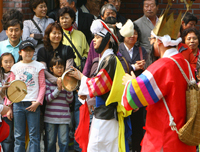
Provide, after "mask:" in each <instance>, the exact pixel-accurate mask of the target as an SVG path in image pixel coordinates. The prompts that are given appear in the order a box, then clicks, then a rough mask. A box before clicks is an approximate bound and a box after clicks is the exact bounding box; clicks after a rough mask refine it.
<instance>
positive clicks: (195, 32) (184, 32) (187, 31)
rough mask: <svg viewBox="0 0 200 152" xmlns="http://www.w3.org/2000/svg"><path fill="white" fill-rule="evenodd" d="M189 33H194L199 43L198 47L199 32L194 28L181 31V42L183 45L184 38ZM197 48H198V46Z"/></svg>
mask: <svg viewBox="0 0 200 152" xmlns="http://www.w3.org/2000/svg"><path fill="white" fill-rule="evenodd" d="M189 33H194V34H195V35H196V36H197V38H198V41H199V45H200V32H199V31H198V30H197V29H196V28H194V27H191V28H187V29H185V30H184V31H183V33H182V42H183V43H185V37H186V36H187V35H188V34H189ZM198 47H199V46H198Z"/></svg>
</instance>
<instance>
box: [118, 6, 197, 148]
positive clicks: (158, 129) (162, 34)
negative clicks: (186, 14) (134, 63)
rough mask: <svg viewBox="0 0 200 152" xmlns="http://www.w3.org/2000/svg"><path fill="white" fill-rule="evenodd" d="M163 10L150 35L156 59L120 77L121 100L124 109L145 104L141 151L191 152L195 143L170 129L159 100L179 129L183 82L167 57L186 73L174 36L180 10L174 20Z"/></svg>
mask: <svg viewBox="0 0 200 152" xmlns="http://www.w3.org/2000/svg"><path fill="white" fill-rule="evenodd" d="M166 10H167V9H166ZM167 13H168V10H167V11H165V13H164V14H163V15H162V16H161V17H160V18H159V22H158V23H157V24H156V26H155V28H154V29H153V31H151V37H150V43H151V44H152V45H153V48H154V55H155V56H156V57H159V58H160V59H158V60H157V61H155V62H154V63H153V64H152V65H150V66H149V67H148V68H147V70H145V71H144V72H143V73H142V74H141V75H139V76H138V77H137V78H136V77H135V76H134V75H133V74H132V75H131V76H130V75H128V74H126V75H125V76H124V77H123V84H124V85H125V89H124V93H123V96H122V104H123V105H124V107H125V109H126V110H131V109H137V108H140V107H144V106H147V117H146V127H145V128H146V133H145V135H144V138H143V141H142V143H141V144H142V152H195V151H196V147H195V146H189V145H186V144H185V143H183V142H182V141H181V140H180V139H179V138H178V134H177V132H176V131H172V130H171V127H170V126H169V124H173V123H170V122H169V114H168V111H167V109H166V107H165V104H164V103H163V102H164V101H165V100H166V103H167V105H168V107H169V110H170V112H171V114H172V116H173V117H174V122H175V123H176V128H177V129H178V130H179V129H180V128H181V127H182V126H183V125H184V124H185V122H186V89H187V82H186V80H185V78H184V77H183V75H182V73H181V71H180V70H179V68H178V66H177V65H176V63H175V62H174V61H173V60H172V59H170V57H171V58H173V59H175V60H176V62H178V64H179V65H180V66H181V68H182V69H183V71H184V72H185V73H186V75H187V77H189V68H188V63H187V62H186V61H185V60H184V58H183V56H182V55H181V54H180V53H179V52H178V50H177V49H176V46H177V45H178V44H179V43H180V42H181V40H182V39H181V38H178V33H179V30H180V24H181V13H180V14H179V16H178V18H177V20H176V21H174V18H173V15H170V16H169V17H168V16H167ZM167 27H169V28H167ZM190 67H191V66H190ZM192 71H193V75H194V70H192Z"/></svg>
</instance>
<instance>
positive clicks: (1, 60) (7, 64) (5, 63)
mask: <svg viewBox="0 0 200 152" xmlns="http://www.w3.org/2000/svg"><path fill="white" fill-rule="evenodd" d="M14 62H15V59H14V56H13V55H12V54H11V53H4V54H2V55H1V57H0V67H1V68H0V79H1V84H0V85H1V86H0V87H1V88H2V86H3V85H4V84H5V82H6V81H7V80H8V78H9V76H10V73H11V72H10V69H11V67H12V66H13V64H14ZM4 105H7V98H6V99H5V100H4ZM3 120H4V121H5V122H6V123H7V124H8V125H9V127H10V133H9V136H8V137H7V138H6V139H5V140H4V141H3V142H1V145H2V148H3V151H5V152H7V151H9V152H14V132H13V121H12V117H6V115H4V116H3Z"/></svg>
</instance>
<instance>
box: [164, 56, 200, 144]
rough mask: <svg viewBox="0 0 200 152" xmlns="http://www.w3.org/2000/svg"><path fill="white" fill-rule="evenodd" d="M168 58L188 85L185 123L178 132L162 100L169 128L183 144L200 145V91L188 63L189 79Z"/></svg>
mask: <svg viewBox="0 0 200 152" xmlns="http://www.w3.org/2000/svg"><path fill="white" fill-rule="evenodd" d="M169 58H170V59H172V60H173V61H174V62H175V63H176V65H177V66H178V68H179V70H180V71H181V73H182V75H183V77H184V78H185V80H186V81H187V84H188V88H187V90H186V110H187V111H186V123H185V124H184V125H183V126H182V127H181V128H180V129H179V130H177V128H176V123H175V122H174V118H173V116H172V115H171V113H170V110H169V107H168V106H167V103H166V100H165V98H164V97H163V98H162V99H163V102H164V104H165V107H166V109H167V112H168V114H169V120H170V123H169V126H170V127H171V129H172V130H173V131H176V132H177V134H178V137H179V139H180V140H181V141H182V142H183V143H185V144H187V145H190V146H197V145H199V144H200V91H199V88H198V86H197V84H196V81H195V79H194V78H193V74H192V71H191V68H190V64H189V63H188V61H187V60H186V62H187V64H188V69H189V79H188V77H187V76H186V74H185V72H184V71H183V69H182V68H181V66H180V65H179V64H178V62H177V61H176V60H175V59H173V58H171V57H169Z"/></svg>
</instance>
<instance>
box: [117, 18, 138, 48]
mask: <svg viewBox="0 0 200 152" xmlns="http://www.w3.org/2000/svg"><path fill="white" fill-rule="evenodd" d="M133 25H134V30H135V31H136V32H137V34H138V37H137V42H136V43H135V45H136V46H140V42H141V31H140V29H139V27H138V26H137V24H135V23H134V22H133ZM119 41H120V42H124V37H123V36H121V35H120V40H119Z"/></svg>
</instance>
